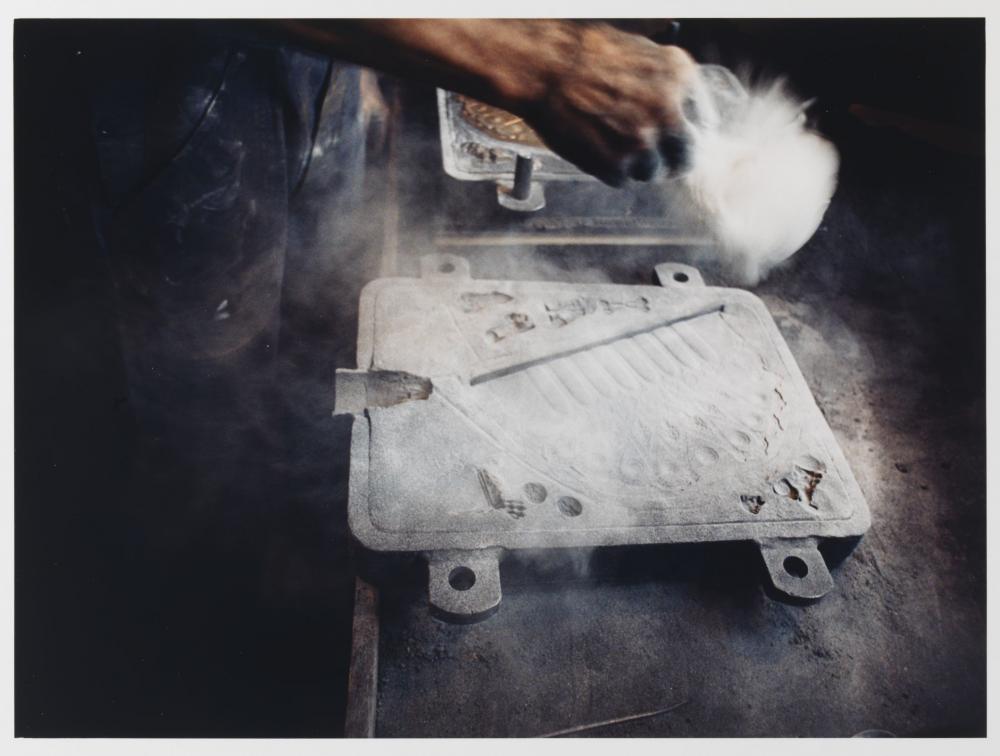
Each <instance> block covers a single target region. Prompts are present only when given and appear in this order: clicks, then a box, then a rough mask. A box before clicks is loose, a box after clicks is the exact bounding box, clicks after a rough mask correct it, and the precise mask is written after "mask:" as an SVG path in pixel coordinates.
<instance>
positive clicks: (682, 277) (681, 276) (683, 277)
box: [674, 271, 688, 283]
mask: <svg viewBox="0 0 1000 756" xmlns="http://www.w3.org/2000/svg"><path fill="white" fill-rule="evenodd" d="M674 280H675V281H677V282H678V283H687V282H688V274H687V273H684V272H682V271H678V272H677V273H674Z"/></svg>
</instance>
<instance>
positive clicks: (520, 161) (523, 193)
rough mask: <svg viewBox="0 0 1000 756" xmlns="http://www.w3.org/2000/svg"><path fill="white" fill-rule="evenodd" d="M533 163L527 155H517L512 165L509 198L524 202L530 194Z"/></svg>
mask: <svg viewBox="0 0 1000 756" xmlns="http://www.w3.org/2000/svg"><path fill="white" fill-rule="evenodd" d="M534 169H535V164H534V161H533V160H532V159H531V157H530V156H528V155H518V156H517V162H516V163H515V164H514V186H513V188H512V189H511V190H510V196H511V197H513V198H514V199H517V200H526V199H528V196H529V195H530V194H531V174H532V173H533V172H534Z"/></svg>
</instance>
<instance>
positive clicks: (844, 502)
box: [337, 256, 869, 621]
mask: <svg viewBox="0 0 1000 756" xmlns="http://www.w3.org/2000/svg"><path fill="white" fill-rule="evenodd" d="M444 263H447V265H445V264H444ZM445 267H447V268H449V269H450V270H449V272H448V273H443V272H442V270H443V268H445ZM423 271H424V274H423V275H422V276H421V277H420V278H390V279H379V280H376V281H374V282H372V283H371V284H369V285H368V287H366V289H365V290H364V292H363V293H362V297H361V309H360V334H359V342H358V365H359V368H358V370H356V371H338V377H337V403H338V407H337V409H338V411H341V412H351V413H354V414H355V419H354V428H353V435H352V452H351V473H350V475H351V486H350V502H349V521H350V527H351V530H352V532H353V534H354V535H355V537H356V538H357V539H358V540H359V541H360V542H361V543H362V544H363V545H364V546H366V547H368V548H370V549H373V550H377V551H399V552H421V553H425V554H427V555H428V558H429V563H430V565H431V568H432V569H431V571H430V581H431V586H430V592H429V593H430V597H431V603H432V604H433V606H434V608H435V611H436V612H437V613H438V614H439V615H441V616H444V617H446V618H451V619H456V620H463V621H468V620H469V619H470V618H472V619H481V618H484V617H486V616H488V615H489V614H490V613H492V612H493V611H495V610H496V608H497V607H498V606H499V603H500V580H499V572H498V569H497V565H498V562H499V559H500V558H501V557H502V554H503V551H504V550H507V549H518V548H545V547H550V548H557V547H595V546H611V545H626V544H651V543H676V542H700V541H738V540H749V541H755V542H757V543H758V544H759V545H760V549H761V554H762V557H763V561H764V564H765V566H766V567H767V570H768V572H769V574H770V576H771V580H772V582H773V584H774V586H775V588H777V590H779V591H780V592H782V593H784V594H787V595H789V596H792V597H796V598H801V599H815V598H818V597H819V596H821V595H822V594H823V593H825V592H826V591H828V590H830V589H831V588H832V587H833V582H832V578H831V577H830V574H829V571H828V570H827V567H826V564H825V562H824V560H823V557H822V555H821V554H820V552H819V544H820V543H821V541H822V540H824V539H830V538H843V539H848V538H852V537H857V536H860V535H861V534H863V533H864V532H865V530H867V528H868V525H869V514H868V508H867V505H866V503H865V500H864V497H863V495H862V493H861V491H860V489H859V487H858V484H857V482H856V481H855V479H854V476H853V475H852V474H851V471H850V468H849V467H848V465H847V462H846V460H845V459H844V457H843V454H842V453H841V451H840V448H839V447H838V445H837V442H836V440H835V439H834V437H833V434H832V433H831V431H830V429H829V427H828V426H827V424H826V422H825V420H824V419H823V415H822V413H821V412H820V411H819V409H818V407H817V406H816V404H815V402H814V400H813V398H812V395H811V393H810V392H809V389H808V387H807V386H806V384H805V382H804V380H803V378H802V375H801V373H800V372H799V370H798V367H797V366H796V364H795V361H794V359H793V358H792V356H791V354H790V353H789V351H788V348H787V346H786V345H785V343H784V341H783V340H782V338H781V336H780V334H779V332H778V330H777V328H776V326H775V325H774V322H773V321H772V319H771V317H770V315H769V314H768V312H767V309H766V307H765V306H764V304H763V303H762V302H761V301H760V300H759V299H758V298H757V297H755V296H753V295H752V294H750V293H748V292H745V291H741V290H737V289H730V288H719V287H709V286H705V285H704V283H703V282H702V280H701V276H700V274H699V273H698V271H697V270H696V269H694V268H691V267H689V266H684V265H678V264H672V263H670V264H664V265H661V266H657V274H658V277H659V280H660V282H661V286H658V287H656V286H621V285H613V284H568V283H550V282H525V281H489V280H475V279H472V278H470V277H469V275H468V265H467V263H466V261H465V260H464V259H462V258H460V257H451V256H431V257H429V258H426V259H425V260H424V261H423ZM445 567H447V569H445ZM458 568H463V569H461V570H459V571H458V572H455V570H457V569H458ZM449 576H452V577H454V576H458V578H456V579H457V580H458V583H457V586H456V585H455V584H452V582H449V581H450V579H451V578H450V577H449ZM470 579H471V581H472V582H471V583H470V582H469V581H470ZM476 581H480V582H479V583H478V585H479V588H475V585H477V582H476ZM467 583H468V585H466V584H467ZM463 586H465V587H463Z"/></svg>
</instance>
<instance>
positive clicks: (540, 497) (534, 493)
mask: <svg viewBox="0 0 1000 756" xmlns="http://www.w3.org/2000/svg"><path fill="white" fill-rule="evenodd" d="M524 495H525V496H527V497H528V501H533V502H535V504H541V503H542V502H543V501H545V497H546V496H548V495H549V492H548V491H546V490H545V486H543V485H542V484H541V483H525V484H524Z"/></svg>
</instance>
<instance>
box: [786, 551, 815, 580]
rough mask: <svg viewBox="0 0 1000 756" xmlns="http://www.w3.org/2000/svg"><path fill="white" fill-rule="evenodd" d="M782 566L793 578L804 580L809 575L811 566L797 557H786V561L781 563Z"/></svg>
mask: <svg viewBox="0 0 1000 756" xmlns="http://www.w3.org/2000/svg"><path fill="white" fill-rule="evenodd" d="M781 566H782V567H784V568H785V572H787V573H788V574H789V575H791V576H792V577H797V578H804V577H805V576H806V575H808V574H809V565H807V564H806V563H805V562H804V561H803V560H802V559H801V558H800V557H797V556H790V557H785V561H784V562H782V563H781Z"/></svg>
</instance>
